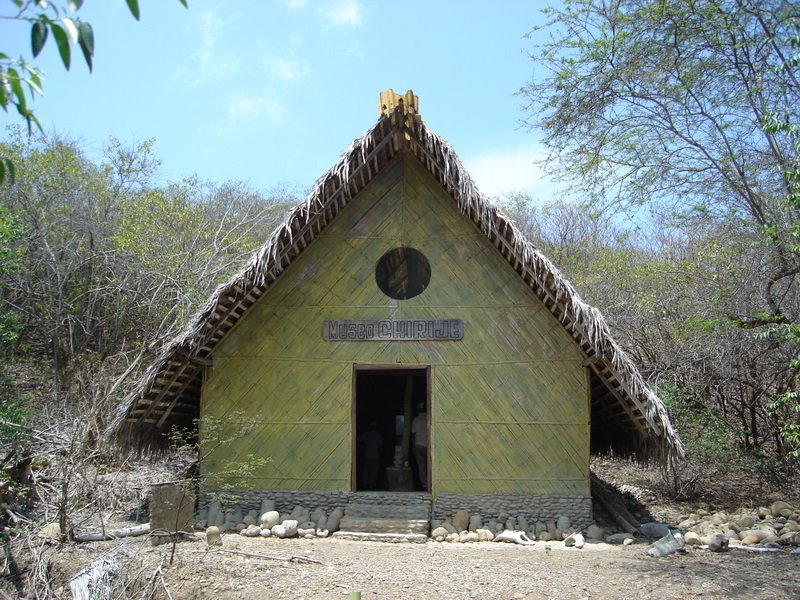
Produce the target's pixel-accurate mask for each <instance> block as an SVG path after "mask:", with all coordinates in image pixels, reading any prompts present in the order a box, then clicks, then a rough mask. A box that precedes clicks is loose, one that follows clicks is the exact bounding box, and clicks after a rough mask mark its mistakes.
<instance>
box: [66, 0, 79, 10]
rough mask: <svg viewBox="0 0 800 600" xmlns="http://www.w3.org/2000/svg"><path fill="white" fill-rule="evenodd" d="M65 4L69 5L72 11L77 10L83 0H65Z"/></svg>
mask: <svg viewBox="0 0 800 600" xmlns="http://www.w3.org/2000/svg"><path fill="white" fill-rule="evenodd" d="M67 6H69V9H70V10H71V11H72V12H76V11H79V10H80V9H81V6H83V0H69V2H67Z"/></svg>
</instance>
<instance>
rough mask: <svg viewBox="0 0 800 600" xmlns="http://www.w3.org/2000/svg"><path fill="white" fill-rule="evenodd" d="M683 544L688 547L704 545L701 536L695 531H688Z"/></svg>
mask: <svg viewBox="0 0 800 600" xmlns="http://www.w3.org/2000/svg"><path fill="white" fill-rule="evenodd" d="M683 542H684V544H686V545H687V546H700V545H702V543H703V541H702V540H701V539H700V535H699V534H698V533H697V532H695V531H687V532H686V533H685V534H684V536H683Z"/></svg>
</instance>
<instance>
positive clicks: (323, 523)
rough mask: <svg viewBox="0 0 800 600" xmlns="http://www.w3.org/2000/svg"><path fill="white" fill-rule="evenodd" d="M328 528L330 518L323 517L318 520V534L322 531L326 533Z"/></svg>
mask: <svg viewBox="0 0 800 600" xmlns="http://www.w3.org/2000/svg"><path fill="white" fill-rule="evenodd" d="M327 528H328V517H327V516H325V515H322V516H321V517H320V518H319V519H317V533H319V532H320V531H326V530H327Z"/></svg>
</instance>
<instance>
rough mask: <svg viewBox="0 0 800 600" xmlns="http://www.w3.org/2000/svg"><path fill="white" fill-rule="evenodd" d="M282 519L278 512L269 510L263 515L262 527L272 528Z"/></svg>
mask: <svg viewBox="0 0 800 600" xmlns="http://www.w3.org/2000/svg"><path fill="white" fill-rule="evenodd" d="M279 518H280V514H279V513H278V511H277V510H269V511H267V512H265V513H262V515H261V519H260V520H261V527H269V528H272V527H274V526H275V525H277V524H278V522H279V521H278V519H279Z"/></svg>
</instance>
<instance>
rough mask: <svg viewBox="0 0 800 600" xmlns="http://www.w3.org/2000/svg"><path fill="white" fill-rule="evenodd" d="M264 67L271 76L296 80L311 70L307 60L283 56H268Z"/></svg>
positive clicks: (283, 79)
mask: <svg viewBox="0 0 800 600" xmlns="http://www.w3.org/2000/svg"><path fill="white" fill-rule="evenodd" d="M264 68H265V69H266V71H267V73H269V75H270V76H271V77H273V78H276V79H280V80H281V81H296V80H298V79H302V78H303V77H305V76H306V75H307V74H308V72H309V66H308V61H307V60H301V59H298V58H287V57H282V56H266V57H265V58H264Z"/></svg>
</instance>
